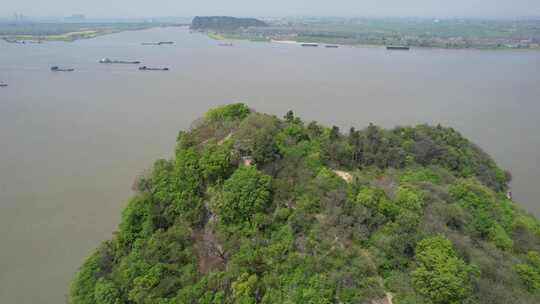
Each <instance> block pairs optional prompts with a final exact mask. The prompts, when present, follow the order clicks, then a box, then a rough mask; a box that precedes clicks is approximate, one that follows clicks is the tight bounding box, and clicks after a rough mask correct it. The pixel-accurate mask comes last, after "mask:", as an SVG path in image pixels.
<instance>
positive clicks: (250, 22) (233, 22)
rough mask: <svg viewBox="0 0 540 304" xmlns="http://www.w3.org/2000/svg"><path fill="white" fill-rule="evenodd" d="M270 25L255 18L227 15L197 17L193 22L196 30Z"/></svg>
mask: <svg viewBox="0 0 540 304" xmlns="http://www.w3.org/2000/svg"><path fill="white" fill-rule="evenodd" d="M262 26H268V24H266V23H265V22H263V21H261V20H258V19H255V18H235V17H227V16H208V17H199V16H197V17H195V18H193V21H192V23H191V29H194V30H209V29H212V30H236V29H239V28H243V27H262Z"/></svg>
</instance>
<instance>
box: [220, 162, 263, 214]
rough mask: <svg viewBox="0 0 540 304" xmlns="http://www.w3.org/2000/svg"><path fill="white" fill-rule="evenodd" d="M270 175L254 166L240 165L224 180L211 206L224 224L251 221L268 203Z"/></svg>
mask: <svg viewBox="0 0 540 304" xmlns="http://www.w3.org/2000/svg"><path fill="white" fill-rule="evenodd" d="M270 182H271V177H270V176H268V175H266V174H264V173H262V172H260V171H258V170H257V169H256V168H254V167H240V168H238V169H237V170H236V171H235V172H234V173H233V175H232V176H231V177H230V178H229V179H227V180H226V181H225V183H224V184H223V189H222V191H221V193H218V194H217V195H216V197H214V199H213V203H212V206H213V208H214V209H215V210H216V211H217V214H218V216H219V218H220V219H221V221H223V222H224V223H226V224H243V223H246V222H251V221H252V219H253V216H254V215H255V214H256V213H260V212H263V211H264V210H265V209H266V208H267V207H268V205H269V203H270V200H271V197H272V194H271V188H270Z"/></svg>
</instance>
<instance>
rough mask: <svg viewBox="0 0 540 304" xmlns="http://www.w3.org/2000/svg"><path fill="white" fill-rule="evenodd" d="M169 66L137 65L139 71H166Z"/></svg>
mask: <svg viewBox="0 0 540 304" xmlns="http://www.w3.org/2000/svg"><path fill="white" fill-rule="evenodd" d="M168 70H169V68H149V67H147V66H142V67H139V71H168Z"/></svg>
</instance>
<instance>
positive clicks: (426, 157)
mask: <svg viewBox="0 0 540 304" xmlns="http://www.w3.org/2000/svg"><path fill="white" fill-rule="evenodd" d="M509 180H510V175H509V174H508V173H505V172H504V171H502V170H501V169H499V168H498V167H497V166H496V164H495V163H494V162H493V160H492V159H491V158H490V157H489V156H488V155H486V154H485V153H483V152H482V151H481V150H480V149H479V148H478V147H476V146H475V145H474V144H472V143H470V142H469V141H468V140H467V139H465V138H463V137H462V136H461V135H460V134H459V133H458V132H457V131H455V130H453V129H451V128H444V127H441V126H436V127H431V126H427V125H419V126H417V127H399V128H395V129H392V130H383V129H380V128H379V127H377V126H375V125H372V124H370V125H369V126H368V127H367V128H366V129H364V130H356V129H353V128H351V129H350V130H349V131H348V132H347V134H343V133H342V132H340V130H339V128H338V127H332V128H326V127H323V126H321V125H319V124H318V123H316V122H311V123H307V124H306V123H304V122H303V121H302V120H301V119H300V118H298V117H295V115H294V113H293V112H288V113H287V114H286V115H285V117H284V118H283V119H279V118H277V117H275V116H271V115H266V114H262V113H257V112H254V111H253V110H250V109H249V108H247V107H246V106H245V105H244V104H232V105H227V106H223V107H219V108H216V109H213V110H211V111H209V112H208V113H207V114H206V115H205V116H204V117H203V118H202V119H200V120H199V121H197V122H196V124H195V125H194V127H193V128H192V129H191V130H189V131H181V132H180V133H179V135H178V139H177V147H176V151H175V156H174V158H173V159H170V160H158V161H157V162H156V163H155V165H154V167H153V170H152V172H151V173H150V174H148V175H147V176H141V177H140V178H138V179H137V180H136V183H135V185H134V187H135V189H136V190H137V194H136V195H135V196H134V197H133V198H132V199H131V200H130V201H129V204H128V206H127V207H126V208H125V210H124V211H123V213H122V221H121V224H120V226H119V229H118V231H117V232H116V233H115V235H114V237H113V239H112V240H110V241H106V242H104V243H103V244H102V245H101V246H100V247H99V248H98V249H97V250H96V251H95V252H94V253H93V254H92V255H91V256H90V257H89V258H88V259H87V260H86V261H85V262H84V264H83V265H82V267H81V268H80V271H79V272H78V273H77V275H76V277H75V278H74V281H73V283H72V286H71V293H70V297H69V301H70V302H71V303H73V304H88V303H99V304H121V303H207V304H210V303H239V304H248V303H317V304H319V303H320V304H323V303H381V302H380V301H381V300H382V299H384V298H385V297H387V300H389V299H390V297H389V296H390V295H391V296H393V303H400V304H405V303H410V304H422V303H425V304H457V303H470V304H473V303H477V304H480V303H486V304H488V303H489V304H498V303H500V304H503V303H504V304H508V303H520V304H526V303H539V302H540V293H539V290H540V222H538V221H537V220H536V219H535V218H534V217H533V216H531V215H529V214H527V213H526V212H524V211H522V210H520V209H519V208H518V207H517V206H516V205H515V204H514V203H513V202H512V201H511V200H509V199H508V198H507V196H506V191H507V187H508V186H507V184H508V182H509Z"/></svg>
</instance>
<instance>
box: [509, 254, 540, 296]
mask: <svg viewBox="0 0 540 304" xmlns="http://www.w3.org/2000/svg"><path fill="white" fill-rule="evenodd" d="M515 270H516V272H517V273H518V274H519V276H520V278H521V280H522V281H523V283H525V286H527V289H528V290H529V291H532V292H534V291H537V290H540V253H538V252H536V251H529V253H528V254H527V263H525V264H517V265H516V266H515Z"/></svg>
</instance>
